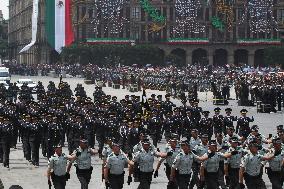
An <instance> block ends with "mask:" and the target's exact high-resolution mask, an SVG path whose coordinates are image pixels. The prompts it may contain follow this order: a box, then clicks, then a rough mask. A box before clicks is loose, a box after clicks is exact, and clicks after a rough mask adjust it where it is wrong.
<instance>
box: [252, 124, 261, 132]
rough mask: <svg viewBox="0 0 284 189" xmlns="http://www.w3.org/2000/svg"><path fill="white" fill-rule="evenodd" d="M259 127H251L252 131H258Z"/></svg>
mask: <svg viewBox="0 0 284 189" xmlns="http://www.w3.org/2000/svg"><path fill="white" fill-rule="evenodd" d="M258 129H259V128H258V126H257V125H253V126H251V131H258Z"/></svg>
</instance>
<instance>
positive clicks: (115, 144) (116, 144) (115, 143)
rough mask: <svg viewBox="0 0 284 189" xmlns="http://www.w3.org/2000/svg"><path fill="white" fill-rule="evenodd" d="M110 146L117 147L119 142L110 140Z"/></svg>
mask: <svg viewBox="0 0 284 189" xmlns="http://www.w3.org/2000/svg"><path fill="white" fill-rule="evenodd" d="M111 146H117V147H120V144H119V143H118V142H116V141H115V142H112V144H111Z"/></svg>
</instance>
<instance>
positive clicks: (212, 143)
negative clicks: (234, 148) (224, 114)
mask: <svg viewBox="0 0 284 189" xmlns="http://www.w3.org/2000/svg"><path fill="white" fill-rule="evenodd" d="M209 145H210V146H217V142H216V141H215V140H210V142H209Z"/></svg>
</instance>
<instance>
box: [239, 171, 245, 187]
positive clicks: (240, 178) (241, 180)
mask: <svg viewBox="0 0 284 189" xmlns="http://www.w3.org/2000/svg"><path fill="white" fill-rule="evenodd" d="M244 172H245V168H244V167H240V171H239V183H240V184H242V183H244Z"/></svg>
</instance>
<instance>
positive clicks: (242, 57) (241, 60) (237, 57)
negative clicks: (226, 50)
mask: <svg viewBox="0 0 284 189" xmlns="http://www.w3.org/2000/svg"><path fill="white" fill-rule="evenodd" d="M234 64H235V65H244V64H248V51H247V50H246V49H238V50H236V51H235V53H234Z"/></svg>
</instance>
